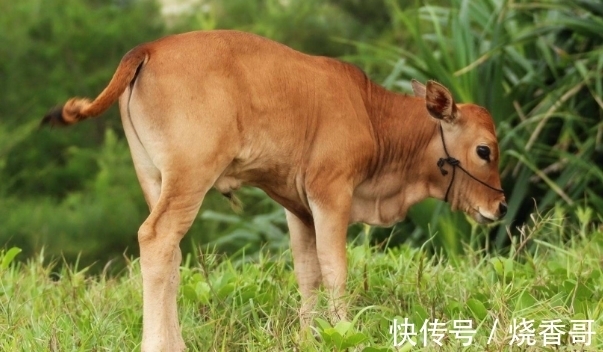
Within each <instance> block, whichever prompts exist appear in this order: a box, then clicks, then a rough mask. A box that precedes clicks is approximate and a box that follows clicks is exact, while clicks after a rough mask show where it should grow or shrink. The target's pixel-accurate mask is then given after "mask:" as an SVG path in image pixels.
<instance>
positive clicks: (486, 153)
mask: <svg viewBox="0 0 603 352" xmlns="http://www.w3.org/2000/svg"><path fill="white" fill-rule="evenodd" d="M477 155H478V156H479V157H480V158H482V159H484V160H486V161H490V148H488V147H487V146H485V145H480V146H478V147H477Z"/></svg>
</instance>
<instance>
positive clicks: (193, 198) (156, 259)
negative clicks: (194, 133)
mask: <svg viewBox="0 0 603 352" xmlns="http://www.w3.org/2000/svg"><path fill="white" fill-rule="evenodd" d="M208 155H211V153H208ZM214 155H215V154H214ZM211 159H214V160H211ZM215 159H216V158H211V157H208V158H207V160H205V161H206V162H203V160H201V161H198V162H196V163H195V164H196V165H199V166H198V167H196V168H194V169H193V168H188V169H187V168H178V167H172V168H166V169H168V170H169V171H164V172H162V174H161V176H162V182H161V193H160V195H159V199H158V200H157V203H156V204H155V205H154V206H153V209H152V210H151V214H150V215H149V217H148V218H147V219H146V220H145V222H144V223H143V224H142V226H141V227H140V230H139V232H138V242H139V246H140V266H141V271H142V284H143V292H142V296H143V333H142V351H144V352H151V351H152V352H156V351H170V352H171V351H182V350H184V349H185V345H184V341H183V339H182V336H181V331H180V326H179V323H178V312H177V306H176V298H177V297H176V295H177V293H178V286H179V284H180V273H179V267H180V262H181V259H182V253H181V251H180V247H179V244H180V240H181V239H182V238H183V237H184V235H185V234H186V232H187V231H188V229H189V228H190V226H191V224H192V222H193V220H194V219H195V217H196V215H197V213H198V211H199V207H200V206H201V203H202V201H203V198H204V197H205V194H206V193H207V191H208V190H209V188H211V187H212V185H213V184H214V182H215V181H216V178H217V177H218V175H219V174H220V171H219V170H221V169H220V168H219V167H225V166H226V165H225V164H227V162H226V161H225V159H223V158H217V159H218V161H223V162H217V161H216V160H215ZM184 165H189V166H190V165H191V164H190V163H184ZM204 166H206V167H204Z"/></svg>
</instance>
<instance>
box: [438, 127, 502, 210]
mask: <svg viewBox="0 0 603 352" xmlns="http://www.w3.org/2000/svg"><path fill="white" fill-rule="evenodd" d="M439 126H440V137H442V146H444V153H446V157H445V158H440V159H438V162H437V165H438V168H439V169H440V172H441V173H442V176H446V175H448V171H447V170H445V169H444V164H449V165H450V166H452V178H451V179H450V183H449V184H448V189H446V196H445V197H444V201H445V202H448V194H449V193H450V188H452V183H453V182H454V176H455V175H456V168H457V167H458V168H459V169H461V171H463V172H464V173H466V174H467V175H468V176H469V177H471V178H472V179H474V180H475V181H477V182H479V183H481V184H482V185H484V186H486V187H488V188H490V189H491V190H494V191H497V192H501V193H504V192H505V191H503V190H502V189H500V188H496V187H492V186H490V185H489V184H487V183H485V182H484V181H482V180H480V179H478V178H477V177H475V176H473V175H471V174H470V173H469V171H467V170H465V168H464V167H462V166H461V162H460V161H459V160H458V159H456V158H453V157H451V156H450V154H448V149H447V148H446V142H445V141H444V129H443V128H442V124H441V123H440V124H439Z"/></svg>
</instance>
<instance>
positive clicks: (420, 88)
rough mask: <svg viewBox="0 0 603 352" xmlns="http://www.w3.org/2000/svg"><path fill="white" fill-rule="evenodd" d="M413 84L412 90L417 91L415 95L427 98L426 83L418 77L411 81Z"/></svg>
mask: <svg viewBox="0 0 603 352" xmlns="http://www.w3.org/2000/svg"><path fill="white" fill-rule="evenodd" d="M410 84H411V85H412V91H413V93H415V97H419V98H425V85H424V84H423V83H421V82H419V81H417V80H416V79H413V80H411V81H410Z"/></svg>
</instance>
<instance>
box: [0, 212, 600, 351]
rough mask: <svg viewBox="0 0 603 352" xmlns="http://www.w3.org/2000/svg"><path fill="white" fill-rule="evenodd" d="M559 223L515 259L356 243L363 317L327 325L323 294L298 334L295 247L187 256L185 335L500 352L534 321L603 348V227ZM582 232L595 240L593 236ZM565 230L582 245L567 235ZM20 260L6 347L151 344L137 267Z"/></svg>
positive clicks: (4, 308) (225, 346) (535, 233)
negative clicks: (460, 335) (464, 324)
mask: <svg viewBox="0 0 603 352" xmlns="http://www.w3.org/2000/svg"><path fill="white" fill-rule="evenodd" d="M583 211H584V212H587V211H588V210H587V209H584V210H583ZM557 216H558V214H557V213H556V212H551V213H550V214H549V215H547V216H544V217H542V218H535V219H534V220H535V221H534V222H533V223H532V224H531V225H530V226H529V227H526V228H524V237H523V238H521V239H519V240H518V241H516V242H514V243H513V244H512V246H511V250H510V251H509V253H508V254H507V255H503V256H490V255H487V254H486V255H484V253H483V252H482V251H473V250H468V251H467V253H466V255H465V256H463V257H460V258H458V259H457V260H454V261H450V260H447V259H445V258H443V257H440V256H429V255H428V254H427V253H426V252H425V251H424V250H421V249H416V248H412V247H410V246H408V245H403V246H399V247H397V248H395V249H388V250H385V251H382V250H380V249H377V248H371V247H368V246H356V247H350V248H349V249H348V258H349V267H350V274H349V283H348V290H349V291H348V292H349V295H348V296H347V297H346V300H347V301H348V302H349V306H350V314H349V316H350V318H352V319H351V320H350V321H343V322H339V323H336V324H334V325H332V324H331V323H329V322H327V319H326V306H327V300H326V298H327V297H325V295H324V293H321V300H320V302H319V306H318V307H317V312H318V313H317V317H316V319H315V324H314V327H313V332H315V334H314V333H313V332H308V331H306V330H303V331H300V330H299V325H298V324H299V323H298V320H297V308H298V307H299V296H298V295H297V294H296V292H297V285H296V283H295V278H294V273H293V271H292V270H291V257H290V253H289V252H288V251H285V252H282V253H279V254H276V255H266V254H260V255H259V256H258V257H257V258H256V259H254V260H253V261H246V260H243V261H239V262H233V261H231V260H229V259H227V258H226V257H225V256H224V255H220V254H215V253H214V252H212V251H200V252H199V255H198V256H197V257H193V256H192V255H188V256H187V257H186V259H185V261H184V263H183V266H182V267H181V279H182V280H181V281H182V282H181V288H180V292H179V295H178V301H179V302H178V303H179V315H180V317H181V324H182V332H183V336H184V339H185V341H186V344H187V347H188V348H189V350H191V351H217V350H220V351H222V350H223V351H239V350H245V351H277V350H278V351H285V350H287V351H288V350H294V349H297V350H300V351H350V350H351V351H366V352H370V351H399V350H403V351H409V350H418V349H419V348H423V349H425V350H438V351H459V350H469V351H484V350H493V351H499V350H508V349H509V348H510V345H509V343H510V342H511V339H512V334H511V333H510V332H509V329H510V328H511V327H512V325H513V321H514V319H515V320H516V321H520V320H521V319H522V318H523V319H526V320H533V323H534V326H533V327H534V329H535V340H536V342H537V344H536V346H534V350H540V349H541V348H542V341H543V337H542V336H541V335H539V332H541V325H540V324H542V322H543V321H544V320H552V319H560V320H561V322H562V324H563V326H564V329H563V330H564V331H565V332H567V331H568V330H569V327H570V325H569V324H570V321H571V320H578V319H589V320H593V325H592V331H593V332H594V333H595V335H593V336H592V343H591V345H590V346H582V345H580V344H578V345H572V344H571V340H570V337H569V336H568V334H567V333H564V334H563V336H562V339H561V346H558V347H559V348H558V349H559V350H586V351H589V350H593V351H595V350H601V349H603V335H602V334H601V333H600V332H601V326H602V324H603V315H602V314H601V301H602V300H603V286H602V285H601V279H602V278H603V271H602V268H601V266H600V263H599V261H600V258H601V257H602V256H603V232H601V230H602V229H601V228H598V229H597V228H593V227H591V226H589V225H588V224H587V223H584V224H579V225H580V226H578V227H576V228H573V227H571V226H569V225H563V219H562V218H558V217H557ZM582 225H584V226H586V227H587V228H588V230H587V232H585V233H581V230H580V228H582ZM564 234H569V237H570V238H571V240H569V241H565V240H564V239H563V237H564V236H563V235H564ZM525 241H529V242H531V243H533V246H531V247H528V246H526V245H525V243H524V242H525ZM528 249H530V250H528ZM14 252H15V249H14V248H13V249H10V250H8V251H3V252H0V262H1V263H7V265H5V266H4V265H3V267H2V268H0V335H1V336H2V337H3V338H2V339H0V349H1V350H2V351H23V350H27V351H41V350H48V349H50V350H55V351H63V350H78V351H79V350H82V351H83V350H86V351H87V350H99V349H102V350H120V351H121V350H128V351H130V350H136V349H139V348H140V346H139V343H140V338H141V314H142V313H141V312H142V309H141V306H142V301H141V288H142V285H141V277H140V268H139V263H138V261H137V260H132V261H131V262H129V263H128V265H127V267H126V269H125V270H124V272H123V275H120V276H117V277H108V276H106V275H96V276H89V274H88V268H87V267H84V268H82V267H81V266H79V267H78V266H77V265H75V266H73V265H66V266H62V267H61V268H57V267H56V264H57V263H56V262H50V263H48V260H47V259H46V258H44V254H43V253H42V254H38V255H36V256H32V257H30V259H29V260H28V261H26V262H17V261H13V260H12V258H11V256H12V255H13V254H14ZM405 318H407V319H408V321H409V322H410V323H411V324H413V326H414V329H415V332H416V334H417V335H416V336H414V337H413V342H415V343H417V346H416V347H412V346H411V345H410V344H408V343H407V344H406V345H404V346H401V347H400V348H399V349H395V348H393V342H394V340H393V335H392V333H390V327H391V326H392V324H393V322H394V319H396V320H397V322H398V323H400V322H402V321H404V319H405ZM435 319H439V322H444V323H446V326H445V328H446V333H445V334H446V336H447V338H446V339H444V340H443V346H442V347H438V346H436V345H435V344H434V343H433V342H431V341H430V340H431V339H430V335H428V339H427V341H425V340H424V338H423V334H422V333H420V331H419V330H420V328H421V327H422V326H423V324H424V323H425V321H426V320H428V321H429V322H434V321H435ZM460 319H467V320H470V321H471V322H472V328H473V329H475V330H476V332H475V335H474V338H473V342H472V344H471V346H469V347H467V349H463V346H461V342H462V341H461V340H458V339H456V338H455V337H454V335H453V334H452V333H451V332H449V330H450V329H452V322H453V321H454V320H460ZM492 331H494V334H491V332H492ZM315 336H317V337H318V340H317V338H316V337H315ZM490 337H491V341H489V339H490ZM398 341H399V340H398ZM424 343H426V344H427V347H423V344H424ZM49 346H51V347H49ZM549 347H555V348H556V347H557V346H549ZM555 348H552V349H555Z"/></svg>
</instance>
